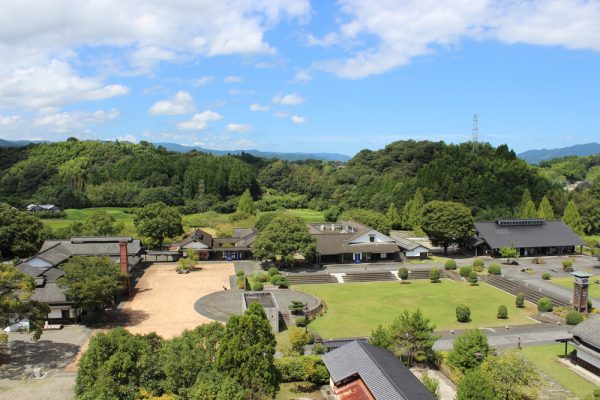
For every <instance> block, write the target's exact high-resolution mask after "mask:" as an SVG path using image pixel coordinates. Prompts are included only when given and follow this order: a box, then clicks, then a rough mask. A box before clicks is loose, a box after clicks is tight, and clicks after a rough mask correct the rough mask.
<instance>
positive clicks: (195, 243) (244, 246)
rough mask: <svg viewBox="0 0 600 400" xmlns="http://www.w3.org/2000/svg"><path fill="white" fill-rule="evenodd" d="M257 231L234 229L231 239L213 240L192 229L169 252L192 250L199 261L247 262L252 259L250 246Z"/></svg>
mask: <svg viewBox="0 0 600 400" xmlns="http://www.w3.org/2000/svg"><path fill="white" fill-rule="evenodd" d="M257 235H258V231H257V230H256V229H254V228H235V229H234V230H233V234H232V235H231V237H224V238H215V237H213V236H212V235H211V234H210V233H208V232H206V231H204V230H202V229H194V230H193V231H192V232H191V233H190V234H189V235H187V236H186V237H184V238H183V240H182V241H181V242H178V243H173V244H172V245H171V246H170V247H169V250H171V251H176V252H181V253H183V252H185V251H187V250H194V251H195V252H196V253H198V255H199V257H200V260H203V261H205V260H226V261H234V260H247V259H250V258H252V244H253V243H254V241H255V240H256V236H257Z"/></svg>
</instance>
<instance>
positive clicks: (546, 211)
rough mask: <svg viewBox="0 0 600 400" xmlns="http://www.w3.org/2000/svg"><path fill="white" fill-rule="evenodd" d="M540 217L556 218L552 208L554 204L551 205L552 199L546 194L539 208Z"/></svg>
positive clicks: (546, 218)
mask: <svg viewBox="0 0 600 400" xmlns="http://www.w3.org/2000/svg"><path fill="white" fill-rule="evenodd" d="M538 218H543V219H545V220H552V219H554V210H553V209H552V205H550V201H549V200H548V198H547V197H546V196H544V197H543V198H542V201H540V207H539V208H538Z"/></svg>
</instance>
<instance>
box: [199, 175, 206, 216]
mask: <svg viewBox="0 0 600 400" xmlns="http://www.w3.org/2000/svg"><path fill="white" fill-rule="evenodd" d="M198 212H199V213H203V212H206V199H205V198H204V179H200V182H198Z"/></svg>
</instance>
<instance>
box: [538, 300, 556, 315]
mask: <svg viewBox="0 0 600 400" xmlns="http://www.w3.org/2000/svg"><path fill="white" fill-rule="evenodd" d="M537 308H538V311H539V312H550V311H552V310H553V309H554V304H552V300H550V299H549V298H547V297H542V298H541V299H539V301H538V304H537Z"/></svg>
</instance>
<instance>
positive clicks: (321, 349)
mask: <svg viewBox="0 0 600 400" xmlns="http://www.w3.org/2000/svg"><path fill="white" fill-rule="evenodd" d="M312 353H313V354H315V355H321V354H325V353H327V347H325V345H324V344H323V343H317V344H315V345H314V346H313V348H312Z"/></svg>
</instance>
